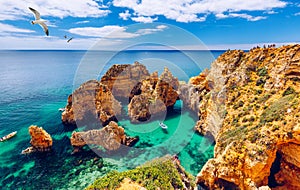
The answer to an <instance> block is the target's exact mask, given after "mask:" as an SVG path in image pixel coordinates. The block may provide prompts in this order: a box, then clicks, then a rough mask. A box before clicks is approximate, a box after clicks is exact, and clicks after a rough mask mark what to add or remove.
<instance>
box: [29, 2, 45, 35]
mask: <svg viewBox="0 0 300 190" xmlns="http://www.w3.org/2000/svg"><path fill="white" fill-rule="evenodd" d="M28 8H29V9H30V10H31V11H32V12H33V14H34V17H35V20H33V21H31V24H39V25H40V26H41V27H42V28H43V29H44V32H45V33H46V35H47V36H49V30H48V27H47V25H46V24H45V21H44V20H41V15H40V13H39V12H38V11H37V10H35V9H33V8H31V7H28Z"/></svg>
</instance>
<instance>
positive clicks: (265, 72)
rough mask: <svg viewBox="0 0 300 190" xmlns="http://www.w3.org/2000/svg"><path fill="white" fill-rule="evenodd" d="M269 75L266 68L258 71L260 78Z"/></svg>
mask: <svg viewBox="0 0 300 190" xmlns="http://www.w3.org/2000/svg"><path fill="white" fill-rule="evenodd" d="M267 74H268V70H267V68H266V67H262V68H259V69H258V70H257V75H258V76H260V77H263V76H266V75H267Z"/></svg>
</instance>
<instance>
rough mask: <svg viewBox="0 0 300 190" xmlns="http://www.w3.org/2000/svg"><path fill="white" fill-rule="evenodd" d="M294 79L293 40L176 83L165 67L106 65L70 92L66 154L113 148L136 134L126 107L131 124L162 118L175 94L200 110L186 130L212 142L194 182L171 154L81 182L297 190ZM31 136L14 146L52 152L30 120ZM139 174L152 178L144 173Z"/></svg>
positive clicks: (299, 125) (299, 56) (299, 59)
mask: <svg viewBox="0 0 300 190" xmlns="http://www.w3.org/2000/svg"><path fill="white" fill-rule="evenodd" d="M299 82H300V45H297V44H296V45H287V46H282V47H279V48H276V47H274V46H269V47H268V48H266V47H263V48H260V47H256V48H253V49H251V50H250V51H247V52H245V51H242V50H228V51H226V52H225V53H224V54H222V55H221V56H219V57H218V58H217V59H216V60H215V61H214V62H213V63H212V65H211V68H210V69H209V70H208V69H206V70H204V71H202V72H201V73H200V74H199V75H198V76H194V77H192V78H190V80H189V81H188V82H187V83H186V82H182V81H178V79H177V78H176V77H174V76H173V75H172V73H171V72H170V71H169V69H168V68H165V69H164V71H163V72H162V74H161V75H160V76H159V75H158V73H157V72H154V73H149V72H148V70H147V69H146V67H145V66H144V65H142V64H140V63H138V62H135V63H134V64H132V65H129V64H126V65H113V66H112V67H111V68H110V69H109V70H108V71H107V72H106V73H105V74H104V76H103V77H102V78H101V79H100V80H99V81H97V80H90V81H87V82H85V83H83V84H82V85H81V86H80V87H79V88H78V89H76V90H75V91H74V92H73V93H72V94H71V95H69V97H68V99H67V105H66V107H65V111H64V112H63V113H62V116H61V120H62V122H63V123H64V124H65V125H66V126H69V125H73V126H77V127H78V128H81V129H82V131H80V132H75V131H74V132H73V133H72V135H71V137H70V142H71V145H72V146H73V148H74V151H73V152H78V151H81V150H82V148H83V147H84V146H85V145H89V144H93V145H98V146H101V147H103V148H104V149H105V150H106V151H118V150H119V149H120V147H121V146H123V145H125V146H133V145H134V144H135V143H136V142H137V141H138V137H129V136H127V135H126V131H125V130H124V128H123V127H121V126H119V125H118V118H119V117H122V114H123V115H124V106H126V107H127V108H128V111H127V113H126V114H127V117H128V118H129V119H130V121H131V122H133V123H137V122H145V121H151V120H152V119H157V118H156V116H157V117H158V118H159V117H162V118H164V117H165V115H166V113H167V112H168V111H169V110H172V107H173V106H174V104H175V103H176V101H177V100H179V99H180V100H182V102H183V104H184V106H185V107H186V108H188V109H189V110H191V111H193V112H194V113H196V115H197V116H198V121H197V122H196V125H195V127H194V130H195V131H197V132H198V133H200V134H201V135H203V136H209V137H211V138H213V139H214V141H215V148H214V157H213V158H211V159H209V160H208V161H207V162H206V164H205V165H204V166H203V168H202V169H201V171H199V174H198V175H197V177H196V179H193V178H192V177H190V176H189V175H188V174H187V173H186V172H185V171H184V169H183V168H182V167H181V166H180V162H179V161H178V160H176V159H174V157H171V156H167V158H161V159H157V161H154V162H155V164H154V165H153V164H150V165H149V166H150V169H149V168H146V169H145V167H144V166H141V167H138V168H136V169H133V170H132V171H127V172H121V173H110V174H108V175H107V176H105V177H103V178H100V179H98V180H96V181H95V182H94V184H92V185H91V186H90V187H88V189H101V188H102V187H105V188H108V187H111V189H114V188H120V189H122V187H123V186H129V187H132V188H137V189H143V188H145V187H152V186H148V185H149V184H151V185H153V187H156V188H162V187H167V188H170V189H197V188H198V189H199V188H200V189H201V188H204V189H213V190H215V189H241V190H255V189H261V190H262V189H275V190H277V189H300V178H299V176H300V156H299V154H298V150H299V151H300V115H299V113H300V105H299V104H300V88H299V87H300V83H299ZM29 133H30V135H31V141H30V144H31V147H29V148H27V149H26V150H24V151H23V152H22V153H24V154H26V153H30V152H45V151H50V150H51V148H52V144H53V142H52V138H51V136H50V135H49V134H48V133H47V132H46V131H44V130H43V129H42V128H40V127H37V126H31V127H29ZM165 163H167V165H164V164H165ZM151 167H153V168H154V169H153V170H151ZM164 167H167V168H169V169H170V171H172V172H173V173H172V175H174V176H175V177H174V176H173V177H174V178H172V179H171V178H170V179H169V177H172V176H168V174H167V173H168V172H167V171H165V170H164ZM155 168H156V169H157V168H158V170H156V169H155ZM148 169H149V170H148ZM159 170H160V171H162V172H166V173H161V172H160V171H159ZM147 172H148V173H149V175H150V177H149V179H150V181H149V180H148V179H147V178H145V176H144V174H145V173H147ZM151 172H156V173H155V175H154V173H151ZM133 174H138V175H139V177H141V178H136V177H135V175H133ZM151 176H152V177H153V176H157V178H151ZM162 176H163V177H165V178H167V179H169V180H171V181H172V183H170V182H168V181H164V179H162ZM116 177H118V179H119V180H118V181H115V178H116ZM158 178H159V179H158ZM147 180H148V181H147ZM173 182H174V183H173ZM111 183H113V186H111ZM197 186H198V187H197ZM100 187H101V188H100ZM108 189H109V188H108Z"/></svg>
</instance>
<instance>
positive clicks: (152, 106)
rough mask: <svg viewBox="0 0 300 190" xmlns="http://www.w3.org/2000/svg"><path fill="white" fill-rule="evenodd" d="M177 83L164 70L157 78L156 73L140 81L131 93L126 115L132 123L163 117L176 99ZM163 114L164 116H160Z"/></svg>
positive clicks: (169, 73)
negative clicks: (158, 116) (153, 117)
mask: <svg viewBox="0 0 300 190" xmlns="http://www.w3.org/2000/svg"><path fill="white" fill-rule="evenodd" d="M178 87H179V82H178V79H177V78H175V77H174V76H173V75H172V73H171V72H170V71H169V70H168V68H165V69H164V71H163V73H162V74H161V75H160V76H159V77H158V74H157V72H154V73H152V74H151V76H150V77H148V78H146V79H144V80H142V81H141V82H140V83H138V84H137V85H136V86H135V87H133V90H132V91H131V95H130V97H131V101H130V103H129V105H128V115H129V117H130V118H131V121H132V122H138V121H147V120H149V119H150V117H151V116H156V115H158V114H160V116H162V115H163V116H165V114H166V111H167V109H168V108H172V107H173V105H174V104H175V103H176V100H177V99H178V93H177V90H178ZM162 113H164V114H162Z"/></svg>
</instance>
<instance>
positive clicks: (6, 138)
mask: <svg viewBox="0 0 300 190" xmlns="http://www.w3.org/2000/svg"><path fill="white" fill-rule="evenodd" d="M16 134H17V131H14V132H12V133H9V134H8V135H5V136H4V137H1V138H0V142H3V141H6V140H8V139H10V138H12V137H14V136H15V135H16Z"/></svg>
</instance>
